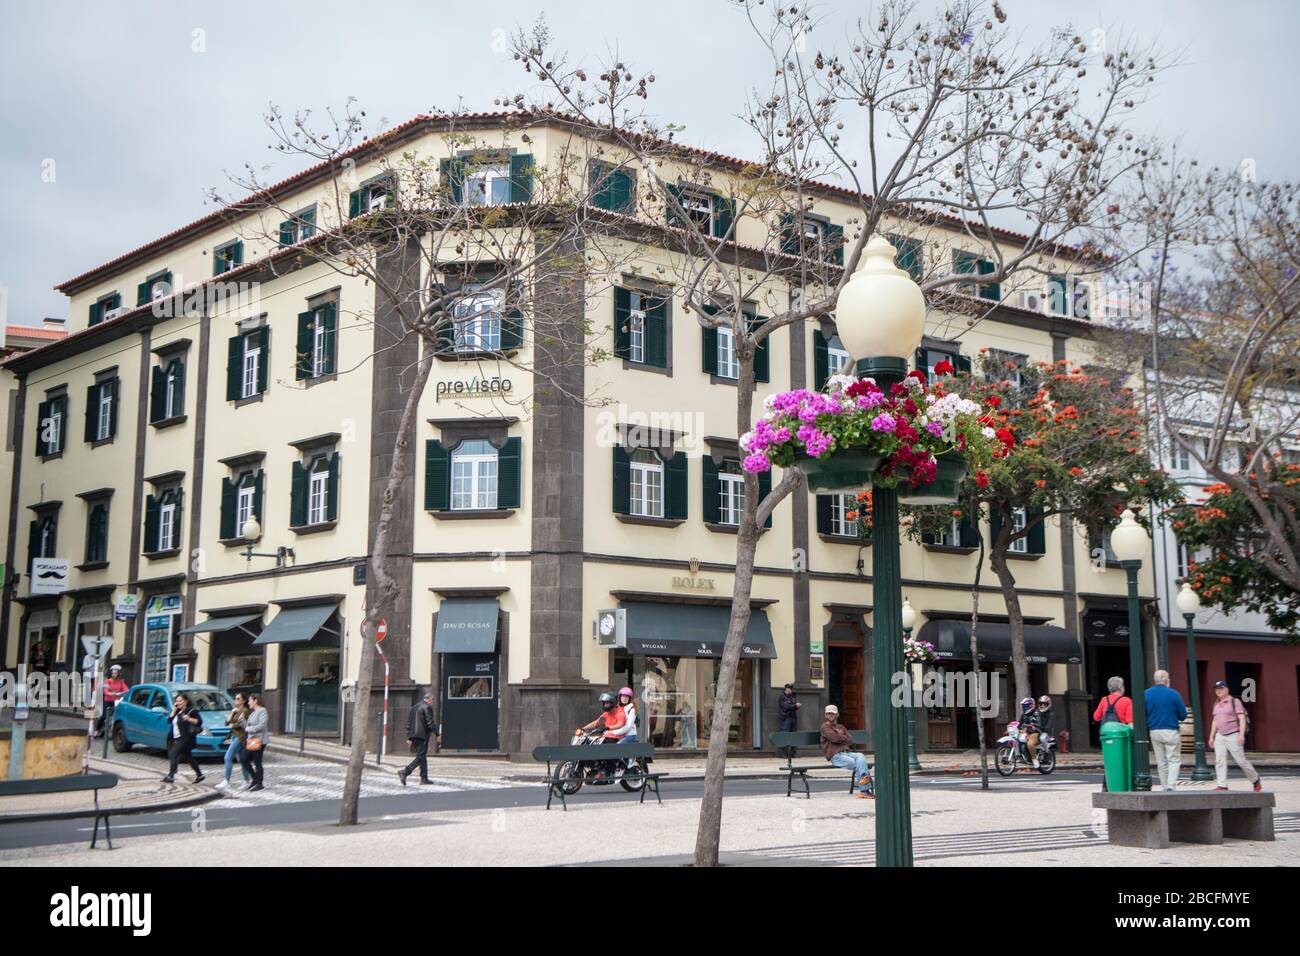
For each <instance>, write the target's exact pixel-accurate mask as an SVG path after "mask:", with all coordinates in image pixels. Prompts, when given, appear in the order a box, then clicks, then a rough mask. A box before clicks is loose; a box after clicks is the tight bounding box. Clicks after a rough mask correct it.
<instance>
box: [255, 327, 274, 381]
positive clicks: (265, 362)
mask: <svg viewBox="0 0 1300 956" xmlns="http://www.w3.org/2000/svg"><path fill="white" fill-rule="evenodd" d="M253 334H254V335H256V336H257V347H258V348H259V349H261V350H262V354H261V355H260V356H259V357H258V360H257V393H258V394H259V395H260V394H261V393H262V392H265V391H266V385H267V382H268V381H269V380H270V378H269V376H270V370H271V327H270V326H269V325H264V326H262V327H261V328H260V329H258V330H257V331H256V332H254V333H253Z"/></svg>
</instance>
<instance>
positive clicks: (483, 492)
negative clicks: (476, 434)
mask: <svg viewBox="0 0 1300 956" xmlns="http://www.w3.org/2000/svg"><path fill="white" fill-rule="evenodd" d="M496 506H497V450H496V449H495V448H493V447H492V444H491V443H490V442H488V441H483V440H474V441H463V442H461V443H460V445H459V446H458V447H457V448H456V449H455V450H454V451H453V452H452V453H451V508H452V510H453V511H484V510H492V509H495V508H496Z"/></svg>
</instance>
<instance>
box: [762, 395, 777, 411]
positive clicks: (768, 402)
mask: <svg viewBox="0 0 1300 956" xmlns="http://www.w3.org/2000/svg"><path fill="white" fill-rule="evenodd" d="M775 404H776V396H775V395H769V396H767V398H765V399H763V407H764V408H766V409H767V410H768V411H771V409H772V406H773V405H775Z"/></svg>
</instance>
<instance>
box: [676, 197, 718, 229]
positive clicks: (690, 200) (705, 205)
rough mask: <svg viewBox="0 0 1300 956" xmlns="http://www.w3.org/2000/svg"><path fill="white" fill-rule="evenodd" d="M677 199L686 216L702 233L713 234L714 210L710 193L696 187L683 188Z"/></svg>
mask: <svg viewBox="0 0 1300 956" xmlns="http://www.w3.org/2000/svg"><path fill="white" fill-rule="evenodd" d="M677 201H678V202H679V203H680V204H681V207H682V212H683V213H685V215H686V218H687V219H689V220H690V221H691V222H693V223H694V224H695V227H696V228H697V229H699V230H700V232H701V233H702V234H703V235H706V236H711V235H713V228H714V215H715V213H716V210H715V208H714V204H713V196H712V194H710V193H706V192H702V191H701V190H698V189H684V190H682V191H681V193H680V194H678V197H677Z"/></svg>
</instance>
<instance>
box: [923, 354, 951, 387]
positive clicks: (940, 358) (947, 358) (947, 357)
mask: <svg viewBox="0 0 1300 956" xmlns="http://www.w3.org/2000/svg"><path fill="white" fill-rule="evenodd" d="M940 362H947V363H948V364H949V365H951V366H952V367H953V369H954V370H955V369H956V368H957V356H956V354H955V353H952V352H943V351H940V350H939V349H926V350H925V377H926V379H927V380H930V379H933V378H935V377H936V376H935V373H934V367H935V366H936V365H938V364H939V363H940Z"/></svg>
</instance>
